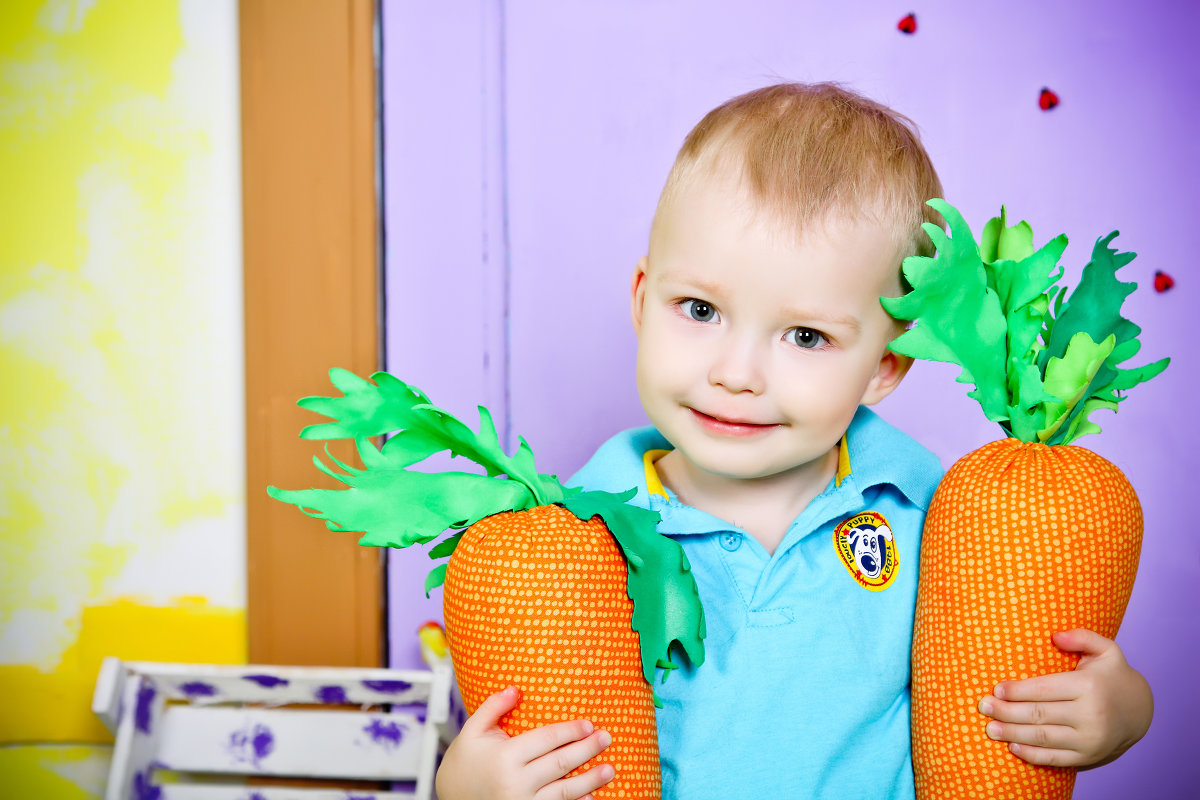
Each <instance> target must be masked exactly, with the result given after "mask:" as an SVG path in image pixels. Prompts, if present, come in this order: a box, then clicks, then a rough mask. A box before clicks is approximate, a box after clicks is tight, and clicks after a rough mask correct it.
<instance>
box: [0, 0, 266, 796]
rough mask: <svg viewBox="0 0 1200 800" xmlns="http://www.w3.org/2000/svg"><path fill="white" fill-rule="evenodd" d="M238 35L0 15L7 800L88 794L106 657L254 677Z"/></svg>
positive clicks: (0, 607) (178, 5)
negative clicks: (247, 671)
mask: <svg viewBox="0 0 1200 800" xmlns="http://www.w3.org/2000/svg"><path fill="white" fill-rule="evenodd" d="M236 12H237V9H236V2H235V0H36V1H34V0H4V1H3V2H0V708H3V709H4V712H3V713H0V797H34V796H36V797H40V798H47V797H49V798H57V797H63V798H67V797H76V796H80V797H86V796H91V794H94V792H95V791H96V788H95V786H94V783H95V775H96V774H97V771H98V768H97V766H96V764H95V763H92V762H96V761H97V759H99V760H100V761H102V756H103V750H102V749H98V748H97V747H96V746H95V745H101V746H102V745H103V743H105V742H107V741H108V736H107V732H106V731H105V730H104V729H103V728H102V727H101V726H100V725H98V723H97V722H96V721H95V720H94V719H93V717H92V715H91V712H90V710H89V709H90V700H91V690H92V684H93V682H94V680H95V676H96V670H97V668H98V665H99V662H100V659H101V658H103V657H104V656H107V655H117V656H121V657H126V658H138V659H149V660H158V659H161V660H186V661H207V662H226V663H230V662H233V663H236V662H243V661H244V660H245V523H244V515H245V511H244V502H245V499H244V490H243V476H244V466H243V464H244V453H243V448H244V442H243V439H244V436H243V409H242V402H243V400H242V398H243V388H242V387H243V378H242V370H243V357H242V303H241V239H240V218H241V216H240V183H239V181H240V178H239V163H238V150H239V127H238V125H239V121H238V80H237V27H236V26H237V13H236ZM44 742H56V743H72V745H80V744H83V745H90V746H83V747H78V746H57V747H47V746H28V745H29V744H30V743H44ZM5 743H8V746H3V745H4V744H5ZM15 743H21V746H17V745H16V744H15ZM64 787H73V788H64ZM35 789H36V791H35ZM72 792H74V793H72Z"/></svg>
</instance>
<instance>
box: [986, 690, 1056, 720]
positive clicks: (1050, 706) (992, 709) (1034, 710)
mask: <svg viewBox="0 0 1200 800" xmlns="http://www.w3.org/2000/svg"><path fill="white" fill-rule="evenodd" d="M979 712H980V713H981V714H984V715H985V716H989V717H991V718H992V719H996V720H999V721H1000V722H1007V723H1015V724H1018V725H1071V724H1072V723H1073V722H1074V721H1075V720H1074V719H1073V718H1072V717H1071V716H1070V712H1071V704H1070V703H1064V702H1055V701H1045V702H1038V701H1021V702H1017V701H1014V702H1005V701H1003V700H998V699H996V698H995V697H993V696H991V695H988V696H987V697H985V698H983V699H982V700H980V701H979Z"/></svg>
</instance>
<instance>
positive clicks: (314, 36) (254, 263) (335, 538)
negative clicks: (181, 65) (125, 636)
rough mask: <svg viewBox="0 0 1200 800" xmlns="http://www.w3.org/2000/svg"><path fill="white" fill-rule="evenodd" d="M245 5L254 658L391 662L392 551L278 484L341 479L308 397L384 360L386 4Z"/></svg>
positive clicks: (319, 0)
mask: <svg viewBox="0 0 1200 800" xmlns="http://www.w3.org/2000/svg"><path fill="white" fill-rule="evenodd" d="M238 16H239V36H240V49H241V76H242V78H241V87H242V186H243V195H242V199H243V217H242V218H243V238H244V259H245V267H244V268H245V326H246V327H245V336H246V478H247V573H248V575H247V627H248V636H249V642H248V653H249V659H250V661H251V662H252V663H263V664H327V665H351V666H382V665H383V664H384V663H385V661H386V641H385V619H386V615H385V609H384V601H385V593H384V569H383V565H384V560H383V551H382V550H381V549H378V548H367V547H359V546H358V545H357V544H356V539H357V536H356V535H355V534H336V533H331V532H330V531H328V530H327V529H326V528H325V526H324V524H323V523H322V522H320V521H318V520H314V519H310V518H308V517H305V516H304V515H302V514H301V513H300V512H299V511H298V510H297V509H296V508H294V507H292V506H285V505H283V504H282V503H278V502H276V501H274V500H271V499H269V498H268V497H267V494H266V487H267V486H268V485H276V486H281V487H286V488H308V487H310V486H325V487H328V488H333V486H335V485H336V484H335V483H334V482H333V481H331V480H329V479H326V478H324V476H322V475H320V474H319V473H317V471H316V470H315V469H314V468H313V466H312V456H313V455H316V454H318V453H321V452H322V446H321V444H320V443H317V442H307V441H302V440H301V439H300V438H299V437H298V434H299V432H300V429H301V428H302V427H304V426H305V425H309V424H312V423H314V422H318V421H320V420H321V419H322V418H320V417H317V416H316V415H314V414H312V413H311V412H306V411H303V410H301V409H299V408H297V406H296V400H297V399H298V398H300V397H304V396H307V395H313V394H330V393H331V392H334V391H335V390H333V389H332V387H331V386H330V385H329V382H328V377H327V371H328V369H329V368H330V367H334V366H339V367H345V368H347V369H350V370H352V371H354V372H356V373H358V374H361V375H366V374H370V373H371V372H373V371H375V370H376V369H378V368H379V365H380V364H381V363H382V359H381V356H380V353H381V345H380V341H381V336H380V329H381V325H380V322H379V317H380V305H381V303H380V297H381V293H380V277H379V261H380V257H379V250H380V248H379V241H380V236H379V221H378V220H379V203H378V199H377V196H376V175H377V169H376V147H377V127H378V126H377V114H376V109H377V101H376V54H375V29H376V8H375V4H374V2H373V0H241V2H240V4H239V12H238ZM339 444H340V443H339ZM331 452H333V454H334V455H335V456H337V457H338V458H339V459H347V458H353V456H352V450H351V449H350V448H338V447H331ZM318 479H322V480H318Z"/></svg>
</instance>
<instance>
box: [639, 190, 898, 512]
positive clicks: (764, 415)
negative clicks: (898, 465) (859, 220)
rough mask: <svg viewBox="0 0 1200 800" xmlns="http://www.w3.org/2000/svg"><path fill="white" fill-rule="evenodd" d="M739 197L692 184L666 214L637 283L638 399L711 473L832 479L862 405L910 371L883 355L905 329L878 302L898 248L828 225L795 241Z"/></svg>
mask: <svg viewBox="0 0 1200 800" xmlns="http://www.w3.org/2000/svg"><path fill="white" fill-rule="evenodd" d="M744 197H745V194H744V193H742V192H740V191H738V187H737V186H736V184H733V183H731V182H729V181H722V180H718V179H709V178H693V179H691V180H690V181H689V182H688V184H687V185H686V186H683V187H681V188H680V190H679V192H678V193H677V194H676V196H675V198H674V199H673V200H672V201H671V202H670V204H669V205H668V206H667V207H665V208H663V209H661V210H660V212H659V216H658V217H657V219H656V222H655V229H654V235H653V238H652V241H651V247H650V254H649V256H648V257H647V258H644V259H642V260H641V261H640V262H639V263H638V267H637V270H636V271H635V272H634V279H633V297H632V303H633V319H634V327H635V329H636V330H637V333H638V360H637V380H638V392H639V394H640V396H641V400H642V405H643V406H644V407H645V410H646V413H647V415H648V416H649V417H650V420H651V422H653V423H654V425H655V426H656V427H657V428H658V429H659V430H660V431H661V432H662V433H663V435H665V436H666V438H667V439H668V440H669V441H670V442H671V443H672V444H673V445H674V446H675V448H676V452H677V454H678V455H681V456H683V457H684V458H685V459H686V461H687V462H689V464H690V465H691V466H692V467H694V468H698V469H700V470H702V471H703V472H705V473H708V474H709V475H713V476H723V477H726V478H735V479H753V478H767V477H773V476H787V475H789V474H793V475H794V476H795V477H797V478H802V477H804V476H805V475H806V474H807V475H810V476H811V477H812V478H813V479H814V480H828V477H829V473H830V470H832V468H833V464H835V463H836V456H835V455H834V452H835V447H836V445H837V443H838V441H839V439H841V437H842V434H843V433H844V432H845V431H846V428H847V427H848V426H849V424H850V420H851V418H852V417H853V416H854V412H855V410H856V409H857V408H858V405H859V404H860V403H867V404H870V403H875V402H878V401H879V400H881V399H883V398H884V397H886V396H887V395H888V394H889V393H890V392H891V391H892V389H894V388H895V387H896V385H897V384H898V383H899V382H900V379H901V378H902V377H903V375H904V372H905V370H906V369H907V368H908V365H909V363H910V362H909V360H908V359H905V358H903V357H901V356H898V355H896V354H894V353H892V352H891V351H889V350H888V349H887V345H888V343H889V342H890V341H891V340H892V338H894V337H895V336H896V335H897V334H898V333H899V330H900V329H899V328H898V326H897V323H896V322H895V321H894V320H892V319H891V317H889V316H888V315H887V313H886V312H885V311H884V310H883V308H882V307H881V306H880V304H879V297H880V296H881V295H889V296H895V295H898V294H900V286H899V279H898V275H897V267H898V264H899V260H900V250H899V247H898V245H897V243H896V242H895V241H894V239H893V238H892V237H891V236H890V235H889V232H888V231H886V230H883V229H882V228H880V227H878V226H876V227H871V226H868V225H856V224H852V223H850V222H848V221H846V220H842V219H836V218H835V219H831V220H829V221H828V224H826V225H825V226H820V225H818V226H814V229H813V230H812V231H811V232H809V233H807V234H806V235H805V236H804V238H803V239H802V240H800V241H797V240H796V239H795V237H793V236H790V235H787V234H786V233H785V232H784V231H783V229H782V228H781V226H780V225H779V224H777V223H775V222H773V221H771V220H769V219H768V218H767V217H766V215H754V214H753V213H752V211H751V206H750V204H749V202H748V201H746V200H744V199H743V198H744ZM821 476H824V477H823V478H822V477H821ZM819 488H820V487H818V489H819Z"/></svg>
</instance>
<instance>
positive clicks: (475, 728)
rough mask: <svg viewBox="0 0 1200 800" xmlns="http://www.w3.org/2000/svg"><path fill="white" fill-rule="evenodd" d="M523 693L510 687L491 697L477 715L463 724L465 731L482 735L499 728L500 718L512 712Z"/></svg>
mask: <svg viewBox="0 0 1200 800" xmlns="http://www.w3.org/2000/svg"><path fill="white" fill-rule="evenodd" d="M520 697H521V693H520V692H519V691H517V687H515V686H510V687H508V688H507V689H505V690H504V691H502V692H497V693H496V694H494V695H491V696H490V697H488V698H487V699H486V700H484V701H483V702H482V703H480V704H479V708H477V709H475V713H474V714H472V715H471V716H470V717H468V718H467V721H466V722H464V723H463V730H464V731H467V732H468V733H482V732H483V731H485V730H490V729H491V728H496V727H499V725H500V718H501V717H503V716H504V715H505V714H507V713H508V712H509V711H512V709H513V706H515V705H516V704H517V700H518V699H520Z"/></svg>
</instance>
